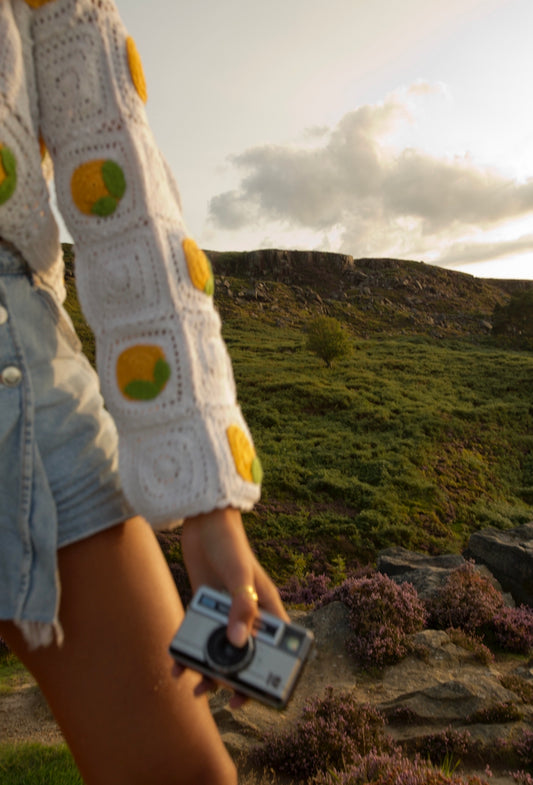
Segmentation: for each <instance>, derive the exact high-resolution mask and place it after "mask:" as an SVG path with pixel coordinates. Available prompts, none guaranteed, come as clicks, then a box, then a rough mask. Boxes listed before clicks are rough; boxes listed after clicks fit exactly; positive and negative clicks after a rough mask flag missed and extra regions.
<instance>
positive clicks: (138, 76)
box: [126, 36, 148, 103]
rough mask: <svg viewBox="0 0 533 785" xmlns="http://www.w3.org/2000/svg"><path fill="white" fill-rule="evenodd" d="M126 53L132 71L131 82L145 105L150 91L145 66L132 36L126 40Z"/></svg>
mask: <svg viewBox="0 0 533 785" xmlns="http://www.w3.org/2000/svg"><path fill="white" fill-rule="evenodd" d="M126 53H127V55H128V66H129V69H130V75H131V81H132V82H133V86H134V87H135V89H136V90H137V92H138V94H139V97H140V99H141V101H143V103H146V102H147V100H148V91H147V89H146V79H145V78H144V70H143V64H142V60H141V56H140V54H139V51H138V49H137V46H136V45H135V41H134V40H133V38H132V37H131V36H129V37H128V38H127V39H126Z"/></svg>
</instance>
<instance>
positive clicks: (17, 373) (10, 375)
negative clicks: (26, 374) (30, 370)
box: [0, 365, 22, 387]
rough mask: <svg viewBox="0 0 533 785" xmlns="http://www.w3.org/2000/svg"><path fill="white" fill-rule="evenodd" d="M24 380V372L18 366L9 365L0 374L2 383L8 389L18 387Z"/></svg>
mask: <svg viewBox="0 0 533 785" xmlns="http://www.w3.org/2000/svg"><path fill="white" fill-rule="evenodd" d="M21 379H22V371H21V370H20V368H17V366H16V365H7V366H6V367H5V368H4V370H3V371H2V373H0V382H2V384H3V385H5V386H6V387H16V386H17V384H20V381H21Z"/></svg>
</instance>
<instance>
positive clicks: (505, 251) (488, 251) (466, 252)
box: [437, 234, 533, 267]
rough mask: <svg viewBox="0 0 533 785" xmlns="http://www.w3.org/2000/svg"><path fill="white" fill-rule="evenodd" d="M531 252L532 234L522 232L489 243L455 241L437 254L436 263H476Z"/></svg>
mask: <svg viewBox="0 0 533 785" xmlns="http://www.w3.org/2000/svg"><path fill="white" fill-rule="evenodd" d="M532 252H533V234H524V235H522V237H518V238H517V239H516V240H500V241H497V242H489V243H468V242H466V243H455V244H454V245H452V246H451V248H449V249H448V250H447V251H445V252H444V253H443V254H441V255H440V256H439V258H438V259H437V264H438V265H439V266H441V267H453V266H454V265H455V264H457V265H459V264H460V265H466V264H477V263H478V262H489V261H491V260H493V259H501V258H503V257H505V256H515V255H518V254H523V253H532Z"/></svg>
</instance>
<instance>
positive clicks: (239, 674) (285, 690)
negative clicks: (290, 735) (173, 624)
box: [170, 586, 313, 709]
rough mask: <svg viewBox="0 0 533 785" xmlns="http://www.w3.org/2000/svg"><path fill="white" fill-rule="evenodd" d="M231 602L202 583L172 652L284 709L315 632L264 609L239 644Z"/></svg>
mask: <svg viewBox="0 0 533 785" xmlns="http://www.w3.org/2000/svg"><path fill="white" fill-rule="evenodd" d="M230 606H231V597H229V596H228V595H227V594H223V593H222V592H219V591H216V590H215V589H211V588H209V587H207V586H201V587H200V588H199V589H198V591H197V592H196V594H195V595H194V597H193V599H192V600H191V603H190V605H189V607H188V609H187V613H186V614H185V618H184V620H183V622H182V624H181V626H180V627H179V629H178V631H177V633H176V635H175V636H174V638H173V640H172V643H171V644H170V654H171V655H172V657H174V659H175V660H176V661H177V662H179V663H180V664H181V665H185V666H187V667H189V668H192V669H193V670H196V671H200V673H203V674H205V675H206V676H209V677H211V678H213V679H216V680H219V681H222V682H225V683H226V684H228V685H230V686H231V687H233V688H234V689H235V690H237V691H238V692H241V693H244V694H245V695H248V696H250V697H252V698H256V699H257V700H259V701H261V702H262V703H266V704H267V705H269V706H274V707H275V708H278V709H281V708H283V707H284V706H285V705H286V704H287V702H288V700H289V698H290V696H291V694H292V692H293V690H294V687H295V686H296V682H297V680H298V677H299V675H300V672H301V670H302V667H303V665H304V662H305V659H306V657H307V655H308V654H309V651H310V649H311V646H312V643H313V634H312V633H311V632H310V631H309V630H306V629H305V628H304V627H300V626H298V625H297V624H288V623H287V622H284V621H283V620H282V619H279V618H278V617H277V616H273V615H272V614H270V613H266V612H265V611H260V612H259V616H258V618H257V619H256V622H255V625H254V634H253V635H252V636H250V637H249V638H248V642H247V643H246V644H245V645H244V646H243V647H242V648H237V647H236V646H233V645H232V644H231V643H230V642H229V640H228V639H227V637H226V626H227V623H228V616H229V611H230Z"/></svg>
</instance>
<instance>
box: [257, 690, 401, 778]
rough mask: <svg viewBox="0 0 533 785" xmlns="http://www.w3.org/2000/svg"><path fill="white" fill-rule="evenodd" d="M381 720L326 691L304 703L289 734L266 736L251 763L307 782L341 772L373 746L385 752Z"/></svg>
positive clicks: (343, 694) (344, 694)
mask: <svg viewBox="0 0 533 785" xmlns="http://www.w3.org/2000/svg"><path fill="white" fill-rule="evenodd" d="M384 726H385V720H384V718H383V716H382V715H381V714H380V713H379V712H378V711H377V710H376V709H374V708H373V707H371V706H367V705H364V704H359V703H357V701H356V699H355V697H354V696H353V695H352V694H351V693H350V692H338V693H335V692H334V691H333V689H332V688H331V687H329V688H328V689H327V690H326V694H325V696H324V697H322V698H313V699H310V700H308V701H307V702H306V704H305V706H304V709H303V712H302V716H301V718H300V720H299V721H298V723H297V724H296V725H295V726H294V727H293V728H292V729H291V730H289V732H287V733H284V734H274V733H272V734H269V735H267V737H266V741H265V743H264V744H263V745H262V746H261V747H258V748H256V749H255V750H254V751H253V752H252V756H251V757H252V761H253V763H254V765H256V766H258V767H261V766H268V768H269V769H271V770H274V771H276V772H278V773H280V774H286V775H288V776H289V777H296V778H299V779H303V780H306V781H307V780H308V779H309V778H310V777H312V776H313V775H315V774H317V772H320V771H326V770H327V769H331V768H344V766H346V765H349V764H350V763H351V762H352V761H354V760H356V758H357V756H358V755H359V754H366V753H367V752H369V751H370V750H372V749H374V748H381V749H389V748H390V742H389V741H388V739H387V737H386V736H385V733H384Z"/></svg>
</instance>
